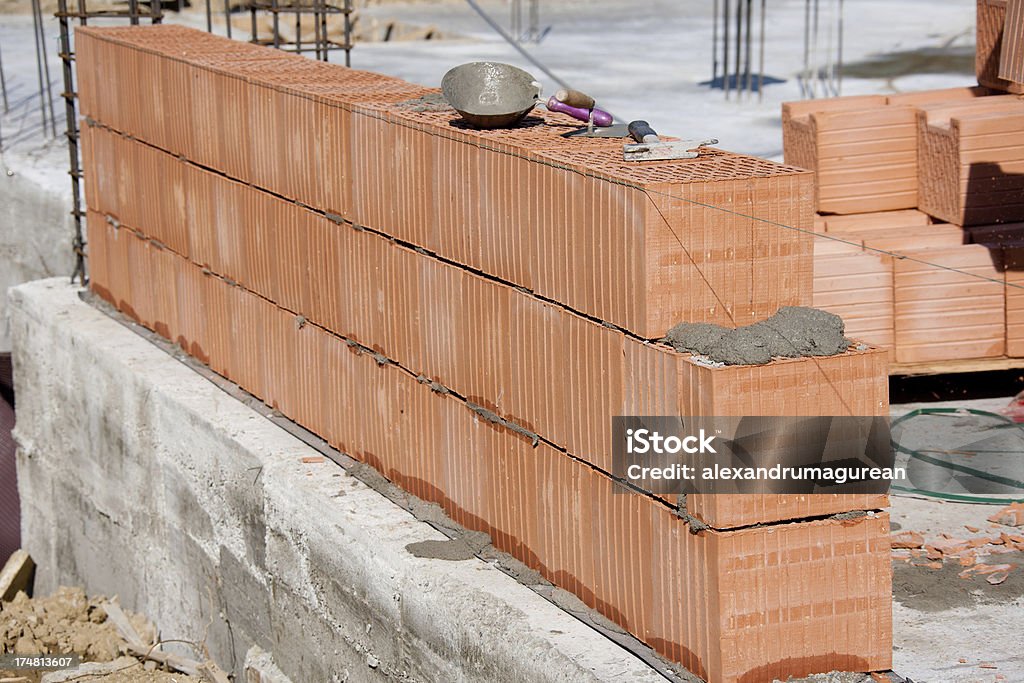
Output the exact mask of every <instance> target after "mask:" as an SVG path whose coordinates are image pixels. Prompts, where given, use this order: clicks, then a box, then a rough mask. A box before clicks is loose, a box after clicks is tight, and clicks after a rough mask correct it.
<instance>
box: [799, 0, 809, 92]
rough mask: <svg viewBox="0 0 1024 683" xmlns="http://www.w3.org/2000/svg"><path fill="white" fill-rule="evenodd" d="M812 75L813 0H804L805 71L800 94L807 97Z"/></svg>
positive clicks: (801, 79) (801, 80)
mask: <svg viewBox="0 0 1024 683" xmlns="http://www.w3.org/2000/svg"><path fill="white" fill-rule="evenodd" d="M810 77H811V0H804V73H803V76H802V77H801V78H800V95H801V96H802V97H807V86H808V81H809V79H810Z"/></svg>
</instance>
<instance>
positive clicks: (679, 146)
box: [622, 121, 718, 161]
mask: <svg viewBox="0 0 1024 683" xmlns="http://www.w3.org/2000/svg"><path fill="white" fill-rule="evenodd" d="M628 128H629V134H630V136H632V138H633V139H634V140H636V142H635V143H633V144H626V145H623V146H622V158H623V159H625V160H626V161H665V160H669V159H696V158H697V157H698V156H700V151H699V149H700V148H701V147H703V146H704V145H714V144H717V143H718V140H716V139H714V138H707V139H706V140H662V139H661V138H660V137H658V134H657V133H656V132H654V129H653V128H651V124H649V123H647V122H646V121H631V122H630V123H629V127H628Z"/></svg>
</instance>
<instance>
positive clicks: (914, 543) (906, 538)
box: [890, 531, 924, 548]
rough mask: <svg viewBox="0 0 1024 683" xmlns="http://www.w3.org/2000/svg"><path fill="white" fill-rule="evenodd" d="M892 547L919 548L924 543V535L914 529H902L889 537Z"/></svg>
mask: <svg viewBox="0 0 1024 683" xmlns="http://www.w3.org/2000/svg"><path fill="white" fill-rule="evenodd" d="M890 544H891V545H892V547H893V548H920V547H921V546H923V545H924V536H923V535H921V534H919V533H918V532H916V531H903V532H900V533H898V534H893V535H892V536H891V537H890Z"/></svg>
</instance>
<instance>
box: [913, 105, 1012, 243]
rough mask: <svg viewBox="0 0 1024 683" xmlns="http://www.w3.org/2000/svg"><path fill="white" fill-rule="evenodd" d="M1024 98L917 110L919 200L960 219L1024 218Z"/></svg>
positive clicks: (945, 216)
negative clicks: (1023, 197)
mask: <svg viewBox="0 0 1024 683" xmlns="http://www.w3.org/2000/svg"><path fill="white" fill-rule="evenodd" d="M1022 148H1024V102H1021V101H1019V100H1017V99H1016V98H1014V97H1011V96H1004V97H991V98H982V99H981V100H978V101H976V102H975V103H971V104H966V105H960V106H953V107H946V106H926V107H923V108H922V109H921V110H920V111H919V113H918V154H919V157H920V168H921V179H920V180H921V187H920V201H919V206H920V208H921V210H923V211H925V212H927V213H928V214H930V215H932V216H935V217H937V218H940V219H942V220H944V221H946V222H949V223H954V224H957V225H980V224H985V223H1005V222H1012V221H1020V220H1024V199H1022V198H1021V195H1022V193H1024V152H1022V151H1020V150H1021V149H1022Z"/></svg>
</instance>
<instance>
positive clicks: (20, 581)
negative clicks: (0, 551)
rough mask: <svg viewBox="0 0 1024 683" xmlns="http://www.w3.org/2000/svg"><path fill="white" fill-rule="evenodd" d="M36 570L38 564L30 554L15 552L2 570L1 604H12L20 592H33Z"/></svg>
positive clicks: (0, 574)
mask: <svg viewBox="0 0 1024 683" xmlns="http://www.w3.org/2000/svg"><path fill="white" fill-rule="evenodd" d="M35 569H36V563H35V562H33V561H32V557H31V556H30V555H29V554H28V552H26V551H24V550H15V551H14V554H13V555H11V557H10V558H9V559H8V560H7V564H5V565H4V568H3V569H0V602H10V601H11V600H13V599H14V596H15V595H17V594H18V592H19V591H25V592H26V593H28V592H29V591H31V589H32V578H33V576H34V574H35Z"/></svg>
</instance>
